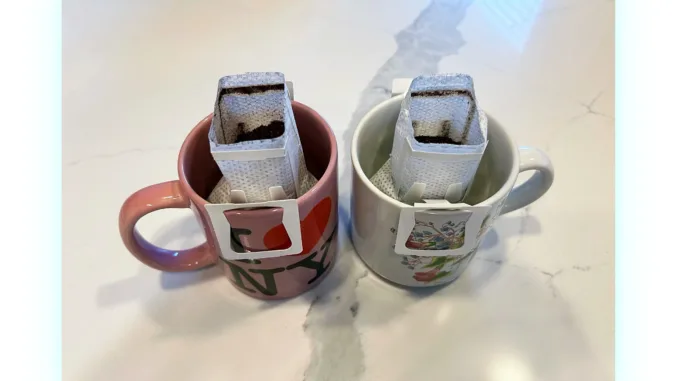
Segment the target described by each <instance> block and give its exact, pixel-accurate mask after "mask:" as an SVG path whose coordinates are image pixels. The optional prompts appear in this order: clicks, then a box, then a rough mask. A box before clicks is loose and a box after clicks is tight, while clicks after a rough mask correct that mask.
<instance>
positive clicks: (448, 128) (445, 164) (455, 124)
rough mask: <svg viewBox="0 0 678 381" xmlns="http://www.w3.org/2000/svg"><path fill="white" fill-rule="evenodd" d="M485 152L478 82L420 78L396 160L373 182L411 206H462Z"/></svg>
mask: <svg viewBox="0 0 678 381" xmlns="http://www.w3.org/2000/svg"><path fill="white" fill-rule="evenodd" d="M486 147H487V117H486V116H485V114H484V113H483V112H482V111H481V110H480V109H479V107H478V104H477V102H476V97H475V91H474V88H473V79H472V78H471V77H470V76H468V75H464V74H439V75H431V76H420V77H417V78H415V79H414V80H413V81H412V83H411V85H410V88H409V89H408V91H407V93H406V94H405V98H404V99H403V102H402V104H401V109H400V114H399V116H398V121H397V122H396V131H395V134H394V139H393V146H392V149H391V157H390V158H389V160H388V161H387V162H386V163H385V164H384V165H383V166H382V167H381V168H380V169H379V171H377V173H376V174H375V175H374V176H372V178H371V179H370V180H371V181H372V183H373V184H374V185H375V186H376V187H377V188H379V189H380V190H381V191H382V192H384V193H385V194H387V195H389V196H391V197H393V198H395V199H397V200H400V201H403V202H407V203H413V202H421V200H423V199H430V200H442V199H445V200H447V201H449V202H451V203H456V202H460V201H461V200H462V199H463V197H464V195H465V194H466V191H467V190H468V188H469V186H470V184H471V183H472V181H473V178H474V176H475V173H476V171H477V169H478V165H479V164H480V160H481V158H482V154H483V152H484V151H485V148H486ZM422 184H424V186H422Z"/></svg>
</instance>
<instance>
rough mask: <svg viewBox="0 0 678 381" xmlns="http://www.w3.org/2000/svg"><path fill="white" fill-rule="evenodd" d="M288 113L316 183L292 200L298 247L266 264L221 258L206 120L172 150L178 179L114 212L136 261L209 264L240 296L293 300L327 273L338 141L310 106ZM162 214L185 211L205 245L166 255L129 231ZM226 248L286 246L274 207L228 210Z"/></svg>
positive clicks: (164, 266) (181, 266)
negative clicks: (210, 207)
mask: <svg viewBox="0 0 678 381" xmlns="http://www.w3.org/2000/svg"><path fill="white" fill-rule="evenodd" d="M292 110H293V112H294V117H295V119H296V123H297V129H298V131H299V138H300V140H301V145H302V147H303V150H304V156H305V158H306V166H307V168H308V170H309V171H310V172H311V173H312V174H313V175H314V176H315V177H316V178H317V179H318V183H317V184H316V185H315V186H314V187H313V188H311V190H309V191H308V192H306V193H305V194H304V195H302V196H301V197H299V198H298V199H297V200H296V204H297V206H298V209H299V221H300V228H301V229H300V230H301V240H302V245H303V249H302V251H301V253H299V254H295V255H287V256H279V257H274V258H265V259H244V260H227V259H224V258H223V257H222V255H221V253H222V252H223V251H222V250H221V249H220V247H219V241H218V239H217V232H216V231H215V228H214V226H213V224H212V220H211V219H210V216H209V214H208V212H207V210H206V208H205V205H206V204H208V202H207V201H206V200H205V199H206V198H207V197H208V195H209V193H210V192H211V191H212V189H213V188H214V186H215V185H216V184H217V182H218V181H219V180H220V179H221V176H222V175H221V172H220V171H219V167H218V166H217V164H216V162H215V161H214V159H213V158H212V155H211V153H210V147H209V141H208V138H207V133H208V131H209V127H210V123H211V121H212V115H209V116H208V117H206V118H205V119H203V120H202V121H200V123H198V125H197V126H195V127H194V128H193V130H192V131H191V132H190V133H189V135H188V137H187V138H186V140H185V141H184V144H183V145H182V147H181V151H180V152H179V161H178V171H179V180H173V181H168V182H165V183H160V184H155V185H151V186H149V187H146V188H143V189H141V190H139V191H137V192H136V193H134V194H132V195H131V196H130V197H129V198H128V199H127V200H126V201H125V203H124V204H123V205H122V208H121V209H120V218H119V228H120V236H121V237H122V240H123V242H124V243H125V246H126V247H127V249H128V250H129V251H130V252H131V253H132V254H133V255H134V256H135V257H136V258H137V259H138V260H139V261H141V262H142V263H144V264H146V265H147V266H150V267H152V268H155V269H158V270H162V271H190V270H197V269H201V268H205V267H208V266H211V265H214V264H217V265H218V266H221V268H222V269H223V271H224V273H225V275H226V277H227V278H228V280H229V281H230V282H231V283H232V284H233V285H234V286H236V288H237V289H238V290H240V291H242V292H243V293H245V294H246V295H249V296H252V297H255V298H260V299H284V298H289V297H293V296H297V295H299V294H301V293H303V292H305V291H307V290H309V289H311V288H312V287H314V286H315V285H317V284H318V283H319V282H320V281H321V280H322V279H323V278H324V277H325V276H326V275H327V274H328V272H329V270H330V269H331V266H332V265H333V263H334V262H335V261H334V258H335V255H336V252H337V239H336V233H337V232H336V231H337V202H338V196H337V192H338V190H337V142H336V140H335V137H334V134H333V133H332V130H331V129H330V127H329V125H327V123H326V122H325V120H324V119H323V118H322V117H321V116H320V115H318V113H316V112H315V111H314V110H312V109H311V108H310V107H308V106H306V105H304V104H301V103H299V102H296V101H293V102H292ZM165 208H191V210H192V211H193V213H194V214H195V216H196V217H197V218H198V221H199V223H200V225H201V226H202V228H203V230H204V232H205V237H206V242H204V243H203V244H201V245H199V246H197V247H194V248H191V249H188V250H180V251H174V250H167V249H163V248H160V247H157V246H155V245H153V244H151V243H150V242H148V241H147V240H145V239H144V238H143V237H142V236H141V235H140V234H139V232H138V231H137V230H136V228H135V225H136V223H137V221H139V219H141V217H143V216H145V215H146V214H148V213H151V212H153V211H155V210H159V209H165ZM223 214H224V216H223V217H224V218H226V219H228V222H229V224H230V226H231V237H232V246H233V247H236V248H238V247H239V248H240V252H255V251H268V250H275V249H284V248H287V247H289V246H290V240H289V237H288V234H287V232H286V230H285V228H284V227H283V225H282V224H281V221H282V215H283V210H282V209H281V208H265V209H254V210H251V209H250V210H244V209H237V210H229V211H226V212H224V213H223Z"/></svg>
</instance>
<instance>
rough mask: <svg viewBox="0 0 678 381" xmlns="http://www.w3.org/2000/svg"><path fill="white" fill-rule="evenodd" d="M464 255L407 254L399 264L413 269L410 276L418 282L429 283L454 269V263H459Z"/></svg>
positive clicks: (447, 274)
mask: <svg viewBox="0 0 678 381" xmlns="http://www.w3.org/2000/svg"><path fill="white" fill-rule="evenodd" d="M467 256H468V255H466V256H449V257H422V256H417V255H407V256H404V257H403V260H402V261H401V262H400V263H401V264H403V265H405V266H407V268H408V269H410V270H415V273H414V275H412V278H413V279H414V280H416V281H418V282H423V283H431V282H434V281H437V280H439V279H443V278H446V277H448V276H450V275H451V274H453V273H454V272H455V271H454V270H456V269H455V268H454V266H455V265H457V264H459V262H461V261H462V260H463V259H464V258H466V257H467Z"/></svg>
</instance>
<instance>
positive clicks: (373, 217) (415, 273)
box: [351, 94, 554, 287]
mask: <svg viewBox="0 0 678 381" xmlns="http://www.w3.org/2000/svg"><path fill="white" fill-rule="evenodd" d="M403 98H404V95H402V94H401V95H398V96H395V97H393V98H391V99H388V100H386V101H384V102H382V103H380V104H379V105H377V106H376V107H375V108H373V109H372V110H370V112H368V113H367V115H365V117H363V119H362V120H361V121H360V123H359V124H358V128H357V129H356V131H355V134H354V135H353V141H352V143H351V161H352V165H353V193H352V198H351V234H352V240H353V245H354V247H355V250H356V252H357V253H358V255H359V256H360V258H361V259H362V260H363V262H365V264H366V265H367V266H368V267H369V268H370V269H371V270H372V271H373V272H375V273H376V274H378V275H379V276H381V277H383V278H385V279H387V280H389V281H391V282H394V283H397V284H400V285H404V286H412V287H427V286H437V285H441V284H445V283H450V282H452V281H454V280H455V279H457V278H458V277H459V276H460V275H461V273H462V272H463V271H464V270H465V269H466V267H467V266H468V264H469V262H470V261H471V259H473V256H474V255H475V253H476V251H477V249H478V246H479V244H480V243H481V241H482V238H483V236H484V234H485V233H486V232H487V230H488V229H489V228H490V227H491V226H492V223H493V222H494V220H495V219H496V218H497V217H498V216H499V215H501V214H504V213H508V212H511V211H513V210H516V209H519V208H522V207H525V206H527V205H529V204H531V203H532V202H534V201H536V200H537V199H539V198H540V197H541V196H542V195H544V193H546V191H547V190H548V189H549V188H550V187H551V184H552V183H553V175H554V174H553V166H552V165H551V161H550V160H549V158H548V156H546V154H544V153H543V152H542V151H540V150H538V149H536V148H528V147H521V148H517V147H516V146H515V144H514V143H513V141H512V140H511V138H510V137H509V135H508V133H507V132H506V130H505V129H504V127H502V126H501V124H500V123H499V122H497V121H496V120H495V119H494V118H492V116H491V115H489V114H488V141H489V144H488V146H487V148H486V149H485V153H484V155H483V159H482V161H481V162H480V165H479V166H478V171H477V173H476V177H475V179H474V181H473V184H472V185H471V188H470V190H469V192H468V194H467V196H466V198H465V199H464V203H467V204H469V205H478V206H487V207H489V208H490V209H489V213H488V214H487V215H486V217H485V218H484V219H483V221H482V223H481V225H480V229H479V231H478V233H477V240H476V244H475V248H474V249H473V250H472V251H470V252H469V253H468V254H465V255H462V256H430V254H429V255H428V256H427V255H426V254H427V253H426V251H425V250H426V249H427V248H426V247H421V246H419V245H418V243H424V244H426V245H427V247H428V249H429V250H430V249H431V243H430V242H429V241H431V240H416V239H415V240H413V241H420V242H412V241H411V240H410V239H409V237H408V243H409V246H408V248H410V249H412V248H418V249H421V251H422V255H402V254H398V253H396V251H395V242H396V237H397V234H398V222H399V218H400V215H401V211H402V210H403V209H404V208H409V207H410V205H408V204H405V203H402V202H400V201H398V200H396V199H393V198H391V197H389V196H387V195H386V194H384V193H382V192H381V191H380V190H379V189H378V188H377V187H376V186H374V184H372V183H371V182H370V180H369V179H370V177H372V176H373V175H374V174H375V173H376V172H377V171H378V170H379V168H381V166H383V165H384V163H385V162H386V161H387V160H388V158H389V155H390V152H391V147H392V143H393V134H394V131H395V125H396V121H397V119H398V114H399V112H400V104H401V102H402V100H403ZM529 170H535V173H534V174H533V175H532V177H530V178H529V179H528V180H527V181H526V182H525V183H523V184H521V185H519V186H515V183H516V179H517V178H518V173H520V172H523V171H529ZM436 213H437V214H438V215H437V216H436V217H435V219H434V220H431V222H432V223H433V224H436V222H435V221H438V220H440V221H439V222H438V223H439V224H443V223H444V222H442V221H443V220H444V218H443V217H442V216H441V213H440V212H436ZM436 213H434V214H432V215H431V217H433V215H435V214H436ZM443 215H444V213H443ZM453 223H456V225H459V226H461V225H460V221H459V222H453ZM434 230H435V229H434ZM438 230H440V229H438ZM416 232H417V228H415V229H414V230H412V231H408V232H407V233H406V234H410V235H411V236H415V235H418V234H415V233H416ZM427 234H428V233H427ZM434 234H436V233H435V232H434ZM440 235H441V238H440V239H445V238H448V237H454V234H447V232H442V231H441V233H440ZM445 236H447V237H445ZM450 242H452V241H450ZM451 244H452V245H454V243H451ZM456 245H457V246H458V243H457V244H456ZM443 246H445V248H446V247H447V245H443ZM433 249H434V250H435V249H436V248H433ZM438 249H439V248H438ZM443 249H444V248H443ZM429 253H431V252H430V251H429Z"/></svg>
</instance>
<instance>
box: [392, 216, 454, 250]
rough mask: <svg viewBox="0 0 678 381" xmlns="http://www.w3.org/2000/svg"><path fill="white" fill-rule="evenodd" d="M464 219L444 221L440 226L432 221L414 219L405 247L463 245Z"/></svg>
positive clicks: (445, 247)
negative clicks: (454, 221)
mask: <svg viewBox="0 0 678 381" xmlns="http://www.w3.org/2000/svg"><path fill="white" fill-rule="evenodd" d="M465 232H466V221H459V222H456V223H453V222H452V221H446V222H445V223H443V224H442V226H440V227H436V226H435V224H434V223H433V222H430V221H429V222H426V221H420V220H415V224H414V229H412V232H411V233H410V236H409V237H408V238H407V242H406V243H405V247H407V248H408V249H413V250H454V249H458V248H460V247H462V246H464V234H465Z"/></svg>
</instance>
